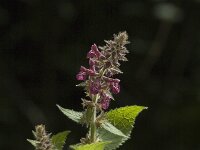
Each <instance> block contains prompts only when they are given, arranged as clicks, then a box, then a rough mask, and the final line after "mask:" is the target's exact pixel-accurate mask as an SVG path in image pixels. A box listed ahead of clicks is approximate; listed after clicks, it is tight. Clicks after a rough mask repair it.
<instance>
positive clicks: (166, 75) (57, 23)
mask: <svg viewBox="0 0 200 150" xmlns="http://www.w3.org/2000/svg"><path fill="white" fill-rule="evenodd" d="M124 30H126V31H127V32H128V34H129V37H130V38H129V40H130V42H131V44H129V45H128V49H129V50H130V54H129V55H128V56H127V57H128V59H129V61H128V62H126V63H122V67H121V69H122V70H123V72H124V74H123V75H120V76H118V77H119V78H120V79H121V93H120V94H118V95H116V96H115V98H116V102H112V104H111V107H110V108H115V107H120V106H126V105H134V104H136V105H143V106H148V107H149V109H148V110H147V111H144V112H143V113H141V114H140V116H139V117H138V118H137V121H136V125H135V128H134V131H133V134H132V138H131V140H129V141H128V142H127V143H126V144H124V145H123V146H122V147H121V148H120V149H122V150H131V149H135V150H145V149H152V150H199V149H200V142H199V134H200V131H199V126H200V117H199V116H200V78H199V76H200V69H199V65H200V1H199V0H190V1H178V0H174V1H172V2H170V1H164V0H154V1H153V0H152V1H135V0H123V1H122V0H99V1H98V0H97V1H92V0H79V1H78V0H71V1H68V0H1V1H0V149H1V150H8V149H9V150H11V149H13V150H22V149H30V150H31V149H33V147H32V146H31V145H30V144H29V143H28V142H27V141H26V139H27V138H33V137H32V133H31V130H32V129H34V126H35V125H36V124H40V123H43V124H46V127H47V130H48V131H50V132H53V133H56V132H59V131H63V130H71V131H72V132H71V134H70V135H69V139H68V140H67V145H69V144H75V143H78V142H79V139H80V137H83V136H84V135H85V133H86V130H85V129H84V127H81V126H80V125H77V124H75V123H74V122H72V121H71V120H68V119H67V118H66V117H65V116H64V115H63V114H62V113H61V112H59V111H58V109H57V108H56V106H55V105H56V104H60V105H61V106H63V107H65V108H73V109H74V110H82V107H81V104H80V103H81V100H80V99H81V97H84V93H83V90H82V89H81V88H78V87H75V85H76V84H78V83H79V82H78V81H76V79H75V76H76V73H77V72H78V71H79V67H80V66H81V65H84V66H87V59H86V54H87V52H88V50H89V49H90V46H91V44H93V43H96V44H97V45H103V44H104V42H103V40H104V39H111V37H112V35H113V34H114V33H118V32H119V31H124ZM65 149H67V146H66V147H65Z"/></svg>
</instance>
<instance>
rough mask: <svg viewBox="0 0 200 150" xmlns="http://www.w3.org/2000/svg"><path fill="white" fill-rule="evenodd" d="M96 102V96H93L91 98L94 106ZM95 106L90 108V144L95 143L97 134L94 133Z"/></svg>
mask: <svg viewBox="0 0 200 150" xmlns="http://www.w3.org/2000/svg"><path fill="white" fill-rule="evenodd" d="M97 100H98V96H97V95H95V96H94V97H93V100H92V101H93V102H94V103H95V104H96V103H97ZM96 114H97V112H96V105H94V107H93V108H92V118H91V123H90V141H91V142H92V143H94V142H96V138H97V133H96V128H97V127H96Z"/></svg>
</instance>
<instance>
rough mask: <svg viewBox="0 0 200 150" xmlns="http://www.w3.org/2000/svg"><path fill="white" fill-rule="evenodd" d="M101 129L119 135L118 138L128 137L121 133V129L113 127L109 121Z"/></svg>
mask: <svg viewBox="0 0 200 150" xmlns="http://www.w3.org/2000/svg"><path fill="white" fill-rule="evenodd" d="M101 127H102V128H103V129H105V130H107V131H109V132H111V133H112V134H115V135H118V136H122V137H126V135H124V133H122V131H120V130H119V129H117V128H116V127H115V126H113V125H112V124H111V123H109V122H108V121H105V122H103V123H102V124H101Z"/></svg>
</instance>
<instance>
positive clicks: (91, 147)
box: [70, 141, 110, 150]
mask: <svg viewBox="0 0 200 150" xmlns="http://www.w3.org/2000/svg"><path fill="white" fill-rule="evenodd" d="M109 143H110V142H108V141H106V142H96V143H92V144H85V145H82V144H77V145H72V146H70V148H72V149H73V150H104V148H105V146H106V145H108V144H109Z"/></svg>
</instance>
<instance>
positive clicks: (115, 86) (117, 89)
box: [111, 82, 120, 94]
mask: <svg viewBox="0 0 200 150" xmlns="http://www.w3.org/2000/svg"><path fill="white" fill-rule="evenodd" d="M111 91H112V93H114V94H118V93H119V92H120V85H119V82H112V83H111Z"/></svg>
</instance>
